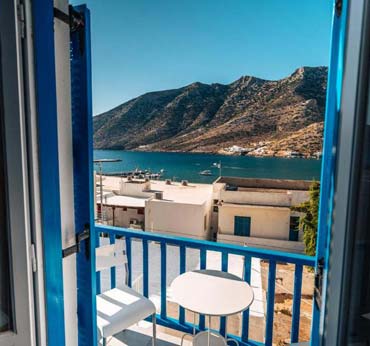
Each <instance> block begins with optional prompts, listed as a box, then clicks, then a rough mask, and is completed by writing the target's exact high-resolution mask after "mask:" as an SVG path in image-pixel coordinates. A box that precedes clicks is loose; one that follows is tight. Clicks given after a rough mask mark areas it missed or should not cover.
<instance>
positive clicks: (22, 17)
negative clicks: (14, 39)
mask: <svg viewBox="0 0 370 346" xmlns="http://www.w3.org/2000/svg"><path fill="white" fill-rule="evenodd" d="M17 17H18V21H19V23H20V26H19V28H20V34H21V37H22V38H24V37H25V31H26V23H25V15H24V5H23V4H18V5H17Z"/></svg>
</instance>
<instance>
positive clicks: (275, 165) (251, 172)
mask: <svg viewBox="0 0 370 346" xmlns="http://www.w3.org/2000/svg"><path fill="white" fill-rule="evenodd" d="M94 159H120V160H122V161H121V162H114V163H109V162H107V163H104V164H103V167H102V169H103V173H107V174H108V173H109V174H112V173H119V172H127V171H134V170H135V169H139V170H149V171H151V172H152V173H159V172H161V170H163V173H162V175H161V177H160V179H161V180H164V179H172V180H174V181H181V180H188V181H190V182H194V183H208V184H209V183H212V182H213V181H214V180H215V179H216V178H217V177H218V176H219V175H220V169H219V168H218V164H219V163H220V162H221V174H222V175H223V176H234V177H243V178H268V179H294V180H313V179H316V180H319V179H320V170H321V160H316V159H303V158H277V157H251V156H228V155H216V154H198V153H173V152H136V151H123V150H94ZM96 168H97V167H96ZM206 170H207V171H208V170H209V171H211V175H201V174H200V172H203V171H206Z"/></svg>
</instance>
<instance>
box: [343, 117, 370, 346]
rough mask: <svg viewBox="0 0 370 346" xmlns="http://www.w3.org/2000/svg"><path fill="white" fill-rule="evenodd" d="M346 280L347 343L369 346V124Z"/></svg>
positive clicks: (366, 131) (366, 129)
mask: <svg viewBox="0 0 370 346" xmlns="http://www.w3.org/2000/svg"><path fill="white" fill-rule="evenodd" d="M361 150H362V165H361V173H360V186H359V189H358V200H357V207H356V214H357V215H356V225H355V227H354V228H353V230H352V232H353V234H354V247H353V252H352V260H353V261H352V270H351V274H352V277H351V278H350V293H349V294H350V297H349V299H350V305H349V314H348V317H349V329H348V340H347V342H348V344H352V343H356V345H359V346H362V345H364V346H365V345H369V343H370V228H369V225H370V213H369V209H370V121H369V120H368V124H367V125H366V128H365V138H364V141H363V147H362V148H361Z"/></svg>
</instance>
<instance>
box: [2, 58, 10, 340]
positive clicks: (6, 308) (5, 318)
mask: <svg viewBox="0 0 370 346" xmlns="http://www.w3.org/2000/svg"><path fill="white" fill-rule="evenodd" d="M0 53H1V51H0ZM0 62H1V61H0ZM0 66H1V64H0ZM2 97H3V95H2V78H1V71H0V120H2V119H4V114H3V99H2ZM8 232H9V228H8V223H7V197H6V174H5V163H4V131H3V124H2V123H0V333H1V332H4V331H7V330H11V329H12V303H11V285H10V260H9V258H10V257H9V234H8Z"/></svg>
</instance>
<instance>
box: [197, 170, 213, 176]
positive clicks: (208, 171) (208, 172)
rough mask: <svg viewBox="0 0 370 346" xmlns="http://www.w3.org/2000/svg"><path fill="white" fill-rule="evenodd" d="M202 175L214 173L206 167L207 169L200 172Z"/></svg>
mask: <svg viewBox="0 0 370 346" xmlns="http://www.w3.org/2000/svg"><path fill="white" fill-rule="evenodd" d="M199 174H200V175H212V172H211V171H210V170H208V169H206V170H205V171H201V172H199Z"/></svg>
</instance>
